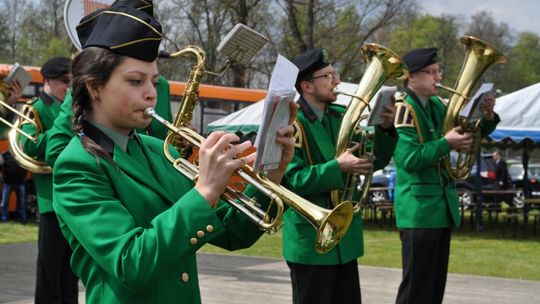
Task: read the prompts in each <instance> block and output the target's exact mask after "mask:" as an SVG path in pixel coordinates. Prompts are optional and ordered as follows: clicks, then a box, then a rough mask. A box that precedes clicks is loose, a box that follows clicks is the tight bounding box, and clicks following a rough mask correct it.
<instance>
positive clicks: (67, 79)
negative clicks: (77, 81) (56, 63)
mask: <svg viewBox="0 0 540 304" xmlns="http://www.w3.org/2000/svg"><path fill="white" fill-rule="evenodd" d="M55 79H56V80H58V81H60V82H62V83H63V84H66V85H70V84H71V81H72V80H73V78H71V77H68V76H62V77H58V78H55Z"/></svg>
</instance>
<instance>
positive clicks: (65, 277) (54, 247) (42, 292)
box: [35, 212, 79, 304]
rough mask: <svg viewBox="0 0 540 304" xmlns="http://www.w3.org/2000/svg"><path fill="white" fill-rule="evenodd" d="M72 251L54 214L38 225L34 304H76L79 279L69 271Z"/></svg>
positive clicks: (43, 217)
mask: <svg viewBox="0 0 540 304" xmlns="http://www.w3.org/2000/svg"><path fill="white" fill-rule="evenodd" d="M70 258H71V248H70V247H69V244H68V242H67V241H66V239H65V238H64V236H63V235H62V232H61V231H60V226H59V225H58V219H57V218H56V214H55V213H54V212H47V213H44V214H42V215H41V217H40V221H39V236H38V258H37V273H36V294H35V303H36V304H38V303H43V304H54V303H59V304H60V303H62V304H68V303H77V302H78V297H79V291H78V289H79V286H78V278H77V277H76V276H75V275H74V274H73V272H72V271H71V267H70V266H69V260H70Z"/></svg>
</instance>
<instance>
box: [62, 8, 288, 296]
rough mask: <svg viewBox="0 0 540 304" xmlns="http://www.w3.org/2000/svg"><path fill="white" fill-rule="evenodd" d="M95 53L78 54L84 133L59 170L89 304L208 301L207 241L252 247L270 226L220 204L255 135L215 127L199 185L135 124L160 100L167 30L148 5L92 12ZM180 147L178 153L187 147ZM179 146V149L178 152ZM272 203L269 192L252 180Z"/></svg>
mask: <svg viewBox="0 0 540 304" xmlns="http://www.w3.org/2000/svg"><path fill="white" fill-rule="evenodd" d="M77 32H78V35H79V38H80V41H81V43H82V46H83V51H82V52H81V53H80V54H79V55H77V57H76V58H75V59H74V62H73V73H74V81H73V94H72V95H73V127H74V130H75V131H76V134H77V136H75V137H74V138H72V140H71V141H70V143H69V144H68V146H67V147H66V148H65V149H64V150H63V151H62V153H61V154H60V156H59V157H58V159H57V161H56V163H55V167H54V207H55V210H56V212H57V214H58V218H59V221H60V223H61V228H62V232H63V233H64V235H65V236H66V238H67V240H68V241H69V244H70V245H71V247H72V248H73V257H72V260H71V261H72V263H71V265H72V267H73V270H74V272H75V273H76V274H77V275H78V276H79V277H80V278H81V280H82V282H83V284H84V285H85V287H86V302H87V303H200V302H201V299H200V291H199V286H198V285H199V284H198V278H197V263H196V254H195V253H196V251H197V250H198V249H199V248H200V247H201V246H203V245H204V244H206V243H212V244H215V245H218V246H220V247H223V248H227V249H229V250H235V249H239V248H245V247H248V246H250V245H252V244H253V243H254V242H255V241H256V240H257V239H258V238H259V237H260V236H261V235H262V231H261V230H260V229H259V227H258V226H257V225H256V224H253V223H252V222H251V221H250V220H249V219H248V218H247V216H245V215H244V214H243V213H240V212H237V211H236V210H235V209H233V208H232V207H231V206H230V205H229V204H227V203H224V202H222V201H220V200H219V197H220V195H221V194H222V193H223V191H224V189H225V186H226V185H227V183H228V181H229V180H230V177H231V175H232V173H233V171H234V170H236V169H237V168H239V167H240V166H242V165H243V164H245V162H246V160H247V159H246V158H243V157H242V158H237V157H236V155H237V154H238V153H240V152H242V151H244V150H245V149H247V148H248V147H249V146H250V145H251V143H250V142H245V143H242V144H238V145H233V143H234V142H235V141H237V140H238V137H237V136H236V135H234V134H227V133H224V132H215V133H212V134H211V135H210V136H209V137H208V138H207V139H206V140H204V141H203V143H202V145H201V148H200V151H199V174H198V175H197V178H196V180H195V182H193V181H191V180H190V179H188V178H187V177H185V176H184V175H182V174H181V173H179V172H178V171H177V170H176V169H174V167H173V166H172V164H171V163H170V162H169V161H168V160H167V158H166V157H165V155H164V153H163V141H162V140H160V139H157V138H155V137H151V136H147V135H139V134H137V133H136V132H135V131H134V130H135V129H139V128H144V127H146V126H147V125H148V124H149V123H150V120H151V119H149V118H147V117H146V116H145V114H144V111H145V109H147V108H148V107H154V106H155V104H156V88H155V85H156V83H157V82H158V78H159V74H158V70H157V65H156V62H155V60H156V58H157V55H158V47H159V44H160V42H161V26H160V24H159V23H158V22H157V21H156V20H155V19H154V18H153V17H152V16H150V15H148V14H146V13H145V12H144V11H141V10H137V9H134V8H132V7H129V6H117V7H113V8H109V9H104V10H101V11H97V12H95V13H93V14H91V15H89V16H87V17H85V18H83V19H82V20H81V22H80V24H79V26H78V27H77ZM295 115H296V107H295V106H294V104H292V105H291V117H290V119H289V120H290V123H289V125H288V126H285V127H283V128H281V129H280V130H279V131H278V134H277V138H278V139H277V142H278V143H279V144H281V145H282V146H283V153H282V158H281V162H280V164H279V165H278V168H277V169H275V170H270V171H268V172H267V173H268V175H267V176H268V177H269V178H270V179H271V180H273V181H274V182H276V183H279V182H281V179H282V177H283V174H284V172H285V169H286V167H287V165H288V163H289V162H290V160H291V159H292V156H293V153H294V138H293V136H292V135H293V131H294V129H293V127H292V122H293V121H294V117H295ZM173 150H174V149H173V148H172V147H171V153H173V155H174V154H175V153H176V152H175V151H173ZM176 154H177V153H176ZM245 193H246V195H248V196H251V197H254V198H255V199H257V201H258V202H259V203H260V204H261V205H262V207H263V208H264V207H265V206H267V205H268V199H267V198H265V197H262V194H261V193H258V192H257V191H255V190H254V188H253V187H248V188H247V189H246V191H245Z"/></svg>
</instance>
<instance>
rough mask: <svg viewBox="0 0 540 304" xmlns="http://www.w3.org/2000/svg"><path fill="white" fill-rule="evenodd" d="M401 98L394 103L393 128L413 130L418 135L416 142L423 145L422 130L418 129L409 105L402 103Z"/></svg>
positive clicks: (414, 115) (412, 110) (415, 118)
mask: <svg viewBox="0 0 540 304" xmlns="http://www.w3.org/2000/svg"><path fill="white" fill-rule="evenodd" d="M403 98H404V97H402V98H399V99H398V100H397V101H396V116H395V118H394V126H395V127H396V128H404V127H406V128H415V129H416V133H417V135H418V141H419V142H420V143H424V138H423V136H422V130H421V129H420V124H419V123H418V118H417V117H416V112H415V111H414V109H413V107H412V106H411V105H409V104H408V103H406V102H405V101H404V99H403Z"/></svg>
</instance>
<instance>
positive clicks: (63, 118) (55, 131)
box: [45, 76, 172, 167]
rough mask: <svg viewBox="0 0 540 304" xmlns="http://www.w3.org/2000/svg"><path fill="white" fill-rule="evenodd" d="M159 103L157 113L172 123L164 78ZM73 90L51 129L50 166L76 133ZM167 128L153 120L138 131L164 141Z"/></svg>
mask: <svg viewBox="0 0 540 304" xmlns="http://www.w3.org/2000/svg"><path fill="white" fill-rule="evenodd" d="M157 96H158V98H157V103H156V108H155V110H156V113H158V114H159V115H160V116H161V117H163V118H165V119H167V120H168V121H172V114H171V105H170V103H169V99H170V97H171V96H170V90H169V82H168V81H167V79H165V78H164V77H163V76H160V77H159V79H158V85H157ZM71 104H72V99H71V90H70V91H69V92H68V94H67V95H66V98H65V99H64V102H63V103H62V110H61V111H60V114H59V115H58V117H57V119H56V121H55V122H54V125H53V127H52V129H51V132H50V135H49V140H48V143H47V152H46V155H45V156H46V158H45V159H46V161H47V163H48V164H49V166H51V167H52V166H54V163H55V162H56V159H57V158H58V155H60V153H61V152H62V150H64V148H65V147H66V145H67V144H68V142H69V140H70V139H71V138H72V137H73V135H74V133H73V130H72V128H71V120H72V118H73V111H72V110H71ZM167 131H168V130H167V128H166V127H165V126H163V125H162V124H161V123H159V122H158V121H157V120H155V119H153V120H152V122H151V123H150V125H149V126H148V127H146V128H145V129H140V130H137V132H138V133H140V134H147V135H152V136H154V137H157V138H161V139H164V138H165V136H166V135H167Z"/></svg>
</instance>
